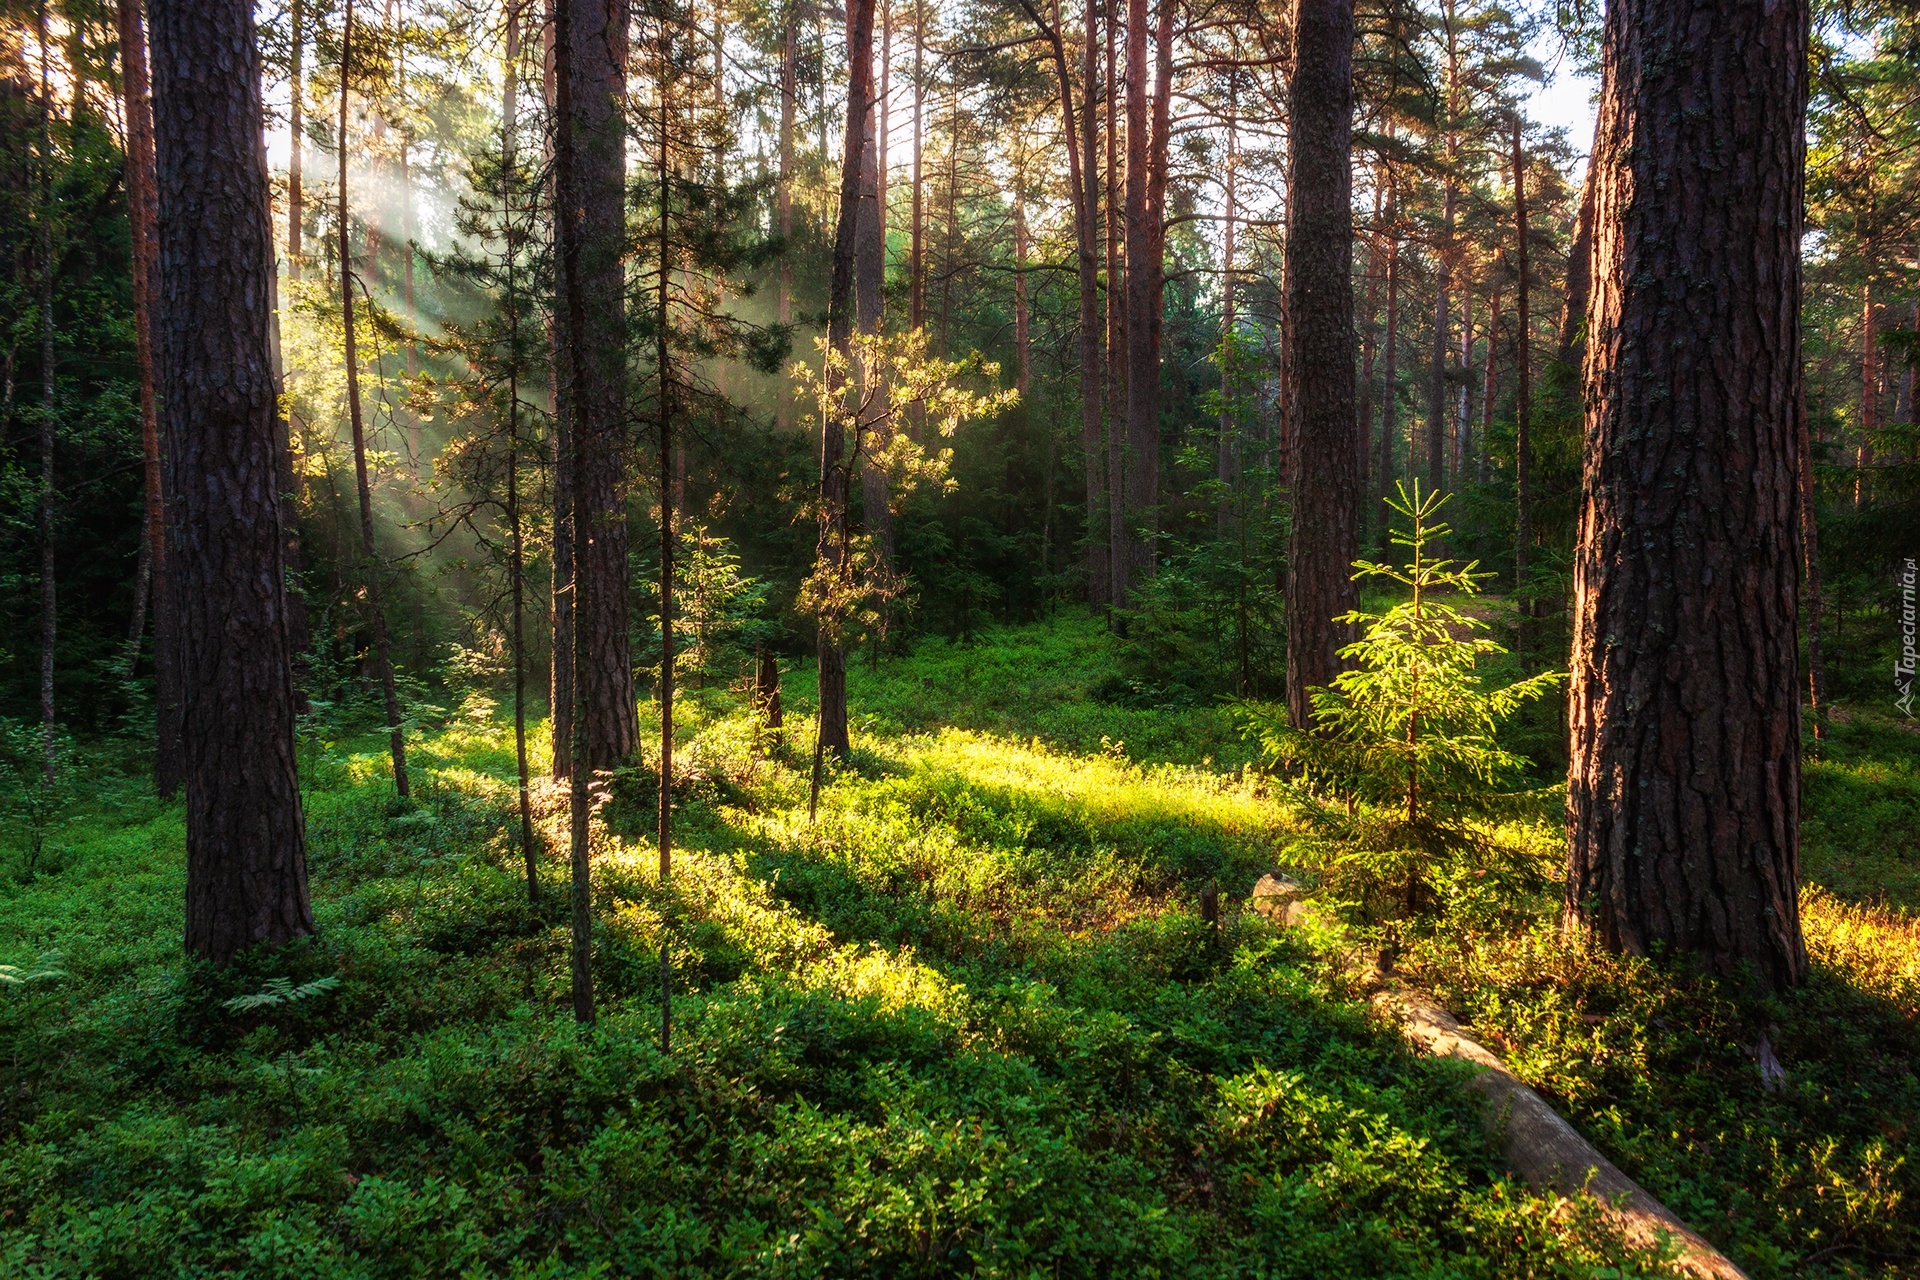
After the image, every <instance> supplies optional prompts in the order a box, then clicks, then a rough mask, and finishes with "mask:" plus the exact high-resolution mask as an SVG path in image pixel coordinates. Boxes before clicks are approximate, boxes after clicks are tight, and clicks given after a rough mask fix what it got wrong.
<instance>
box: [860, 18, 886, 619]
mask: <svg viewBox="0 0 1920 1280" xmlns="http://www.w3.org/2000/svg"><path fill="white" fill-rule="evenodd" d="M868 57H869V58H871V57H872V50H871V49H869V50H868ZM867 78H868V82H869V84H870V85H871V83H872V80H873V70H872V68H871V66H869V68H868V70H867ZM875 107H876V104H875V103H874V102H869V103H868V104H867V111H866V116H867V122H866V140H865V141H864V142H863V143H862V144H861V147H860V209H859V216H858V219H857V221H856V222H855V224H854V273H853V274H854V295H855V296H854V323H855V326H856V327H857V328H858V329H859V331H860V332H861V333H864V334H877V333H879V332H880V325H881V321H882V319H883V318H884V316H885V313H886V292H885V286H886V276H887V258H886V249H887V239H886V236H887V228H886V206H885V204H884V203H883V200H884V195H883V192H884V190H885V187H884V175H883V174H882V173H881V170H880V131H879V125H878V119H879V115H880V113H879V111H877V110H876V109H875ZM862 381H863V382H864V381H865V377H864V375H863V376H862ZM862 400H863V402H865V403H866V404H867V406H868V407H867V410H866V412H865V413H863V414H862V420H861V423H860V437H861V439H860V452H861V457H860V458H859V459H858V460H857V461H858V464H859V466H860V507H861V522H862V524H863V525H864V526H865V528H866V531H867V537H868V539H869V543H870V546H871V550H872V554H873V558H874V567H875V568H876V569H878V570H879V571H880V572H881V573H882V574H885V573H887V572H889V571H890V570H891V569H892V566H893V512H892V509H891V508H890V507H889V505H888V504H889V502H890V501H891V500H892V487H893V486H892V485H891V484H890V483H889V478H888V475H887V470H886V468H885V467H881V466H875V465H873V464H872V462H871V460H870V459H871V457H872V455H873V453H874V452H876V451H878V450H881V449H884V448H885V447H886V443H887V442H886V440H885V439H884V438H883V437H884V435H885V431H886V426H885V424H886V420H887V404H886V389H885V387H881V388H879V389H878V391H877V392H875V393H873V394H867V393H866V392H865V391H864V390H863V392H862ZM874 652H875V653H876V655H877V654H878V652H879V650H878V648H876V649H875V651H874Z"/></svg>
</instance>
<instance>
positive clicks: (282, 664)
mask: <svg viewBox="0 0 1920 1280" xmlns="http://www.w3.org/2000/svg"><path fill="white" fill-rule="evenodd" d="M149 15H150V18H151V22H152V51H153V114H154V137H155V158H156V166H155V172H156V178H157V182H156V187H157V197H158V198H157V204H158V224H157V225H158V231H159V237H158V238H159V262H160V289H161V294H160V306H159V315H160V317H161V320H162V323H161V326H160V338H159V343H158V357H159V370H158V372H159V379H160V385H161V386H163V387H165V388H166V391H167V394H166V397H165V399H164V400H163V401H162V405H161V412H162V415H163V417H164V422H163V424H162V437H163V439H164V440H165V442H166V457H167V472H168V479H169V480H170V481H172V482H173V483H171V484H170V485H169V491H170V493H171V494H172V500H171V501H170V503H169V505H168V508H167V516H168V519H167V526H168V527H167V554H168V555H169V557H170V562H171V565H172V568H173V575H172V576H173V589H174V601H173V604H174V608H175V611H176V616H177V617H178V619H179V622H180V633H179V634H180V641H181V644H180V677H181V691H182V700H181V705H182V755H183V758H184V769H183V773H184V777H185V784H186V785H185V791H186V818H187V902H186V945H187V949H188V950H189V951H191V952H194V953H196V954H199V955H202V956H205V957H207V958H208V959H210V960H212V961H213V962H214V963H216V964H225V963H226V962H227V961H228V960H230V959H232V958H233V956H234V955H235V954H236V953H237V952H239V951H241V950H242V949H244V948H246V947H249V946H252V945H254V944H257V943H283V942H287V941H290V940H292V939H294V938H298V937H303V936H305V935H308V934H311V933H312V932H313V913H312V910H311V908H310V906H309V904H308V898H307V858H306V845H305V839H304V835H303V823H302V819H301V813H300V789H299V782H298V776H297V773H296V768H295V747H294V716H295V705H294V688H293V670H292V664H291V654H290V652H289V649H288V643H287V633H286V625H287V608H286V606H287V597H286V583H285V579H284V577H283V574H282V567H281V557H282V545H283V544H282V532H281V527H280V524H281V504H280V495H279V494H278V492H277V491H276V489H277V486H276V483H275V479H276V474H277V471H276V467H275V458H274V453H275V449H276V437H277V434H278V431H279V426H278V421H277V420H278V406H277V404H276V401H275V395H274V383H273V371H272V363H271V352H270V350H269V347H268V332H269V325H270V322H271V315H270V309H271V302H270V297H271V293H270V289H269V283H270V281H269V272H270V269H271V268H270V259H269V257H268V255H267V254H266V253H265V252H263V247H264V246H265V245H267V244H269V243H270V242H271V239H272V228H271V224H270V222H269V221H268V217H267V189H268V188H267V172H266V166H265V164H264V163H262V157H261V154H260V152H259V150H258V149H257V147H256V145H255V138H256V136H257V134H258V131H259V128H260V119H261V95H260V78H259V75H260V73H259V65H260V64H259V48H258V43H257V41H256V38H255V31H254V25H253V6H252V5H251V4H249V3H246V0H151V3H150V5H149ZM189 476H190V477H192V478H193V483H192V484H190V485H181V484H180V483H178V481H179V480H180V479H181V478H182V477H189Z"/></svg>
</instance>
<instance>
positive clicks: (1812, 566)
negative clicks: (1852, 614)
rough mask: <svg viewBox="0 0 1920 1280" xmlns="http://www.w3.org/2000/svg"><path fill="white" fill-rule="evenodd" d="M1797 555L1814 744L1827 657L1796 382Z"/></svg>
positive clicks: (1820, 733) (1823, 732)
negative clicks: (1803, 580) (1802, 577)
mask: <svg viewBox="0 0 1920 1280" xmlns="http://www.w3.org/2000/svg"><path fill="white" fill-rule="evenodd" d="M1799 408H1800V421H1799V441H1800V468H1799V475H1798V476H1797V477H1796V478H1797V480H1798V481H1799V485H1800V554H1801V564H1802V568H1803V569H1804V571H1805V573H1806V593H1807V598H1806V608H1805V610H1804V613H1805V615H1806V622H1807V705H1808V707H1809V708H1810V709H1811V710H1812V712H1813V738H1814V741H1815V742H1820V741H1822V740H1824V739H1825V738H1826V736H1827V656H1826V648H1825V644H1824V639H1825V637H1824V636H1823V635H1822V632H1823V630H1824V624H1825V622H1826V618H1825V606H1826V599H1825V596H1824V594H1823V593H1822V591H1821V588H1820V508H1819V505H1818V504H1817V503H1816V502H1815V500H1814V499H1815V497H1816V496H1817V494H1818V490H1817V489H1815V487H1814V481H1813V448H1812V445H1811V443H1810V442H1809V441H1808V439H1807V385H1806V379H1805V377H1804V376H1803V377H1802V378H1801V381H1800V400H1799Z"/></svg>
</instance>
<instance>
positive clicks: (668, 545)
mask: <svg viewBox="0 0 1920 1280" xmlns="http://www.w3.org/2000/svg"><path fill="white" fill-rule="evenodd" d="M671 31H672V28H671V27H665V26H663V27H662V30H661V35H660V71H659V76H658V84H657V87H656V90H655V92H657V93H658V94H659V96H660V102H659V107H660V124H659V129H660V134H659V137H658V139H657V140H656V141H657V143H658V146H659V151H658V152H657V155H656V159H655V163H654V182H655V183H656V184H657V185H658V186H659V188H660V225H659V238H658V244H657V251H658V254H659V274H658V275H657V276H656V277H655V278H654V304H653V305H654V315H653V333H654V345H653V360H654V370H655V374H656V376H657V377H658V378H659V382H660V386H659V431H660V456H659V466H660V790H659V795H658V800H657V805H658V808H657V812H656V814H655V816H656V818H657V823H656V827H655V832H654V839H655V843H656V845H657V847H658V849H659V852H660V887H661V888H662V889H665V888H667V887H668V886H669V885H670V884H672V882H673V694H674V687H673V686H674V671H673V661H674V635H673V544H674V525H673V508H674V489H675V485H674V484H673V483H672V482H671V481H670V480H669V475H670V472H671V470H672V468H673V466H674V462H675V459H676V457H679V458H681V459H684V457H685V455H684V454H679V455H676V453H675V451H674V445H673V415H674V412H675V404H674V401H675V398H676V390H675V387H674V372H673V358H672V353H671V352H670V351H669V350H668V347H667V336H668V334H669V333H670V332H671V330H669V328H668V327H667V326H668V321H669V320H670V319H671V316H670V315H669V313H668V309H667V308H668V298H669V296H670V295H669V294H668V291H667V285H668V281H669V280H670V279H671V273H672V268H673V241H672V234H671V232H672V221H671V214H672V207H673V199H672V197H673V185H672V176H673V175H672V171H671V162H670V152H669V149H668V140H669V136H670V135H669V130H670V128H671V125H672V114H671V110H670V103H671V101H672V99H671V97H670V93H669V90H670V87H671V85H672V83H673V80H672V72H671V68H672V65H673V57H672V46H671V45H670V44H669V43H668V41H669V40H670V39H671V35H670V33H671ZM671 910H672V908H671V907H670V906H669V907H668V911H669V913H671ZM667 923H668V924H669V925H671V914H669V917H668V921H667ZM671 948H672V939H671V937H670V931H669V929H667V928H663V929H662V930H661V933H660V1052H662V1053H669V1052H671V1051H672V1048H673V959H672V954H673V953H672V950H671Z"/></svg>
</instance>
